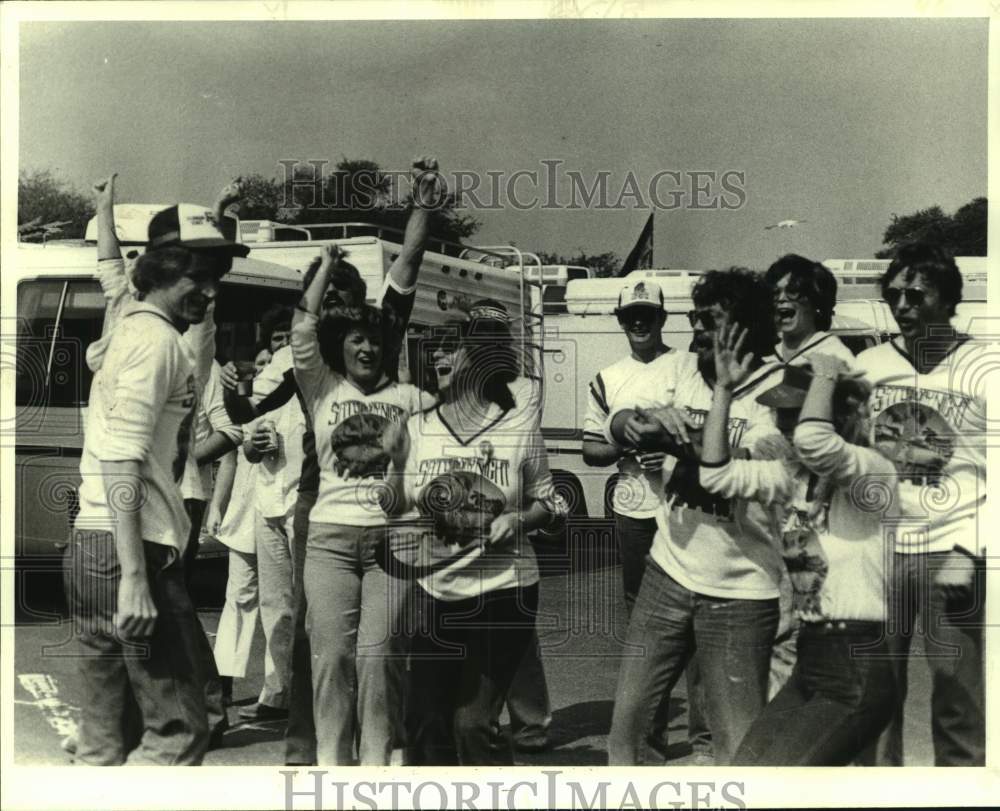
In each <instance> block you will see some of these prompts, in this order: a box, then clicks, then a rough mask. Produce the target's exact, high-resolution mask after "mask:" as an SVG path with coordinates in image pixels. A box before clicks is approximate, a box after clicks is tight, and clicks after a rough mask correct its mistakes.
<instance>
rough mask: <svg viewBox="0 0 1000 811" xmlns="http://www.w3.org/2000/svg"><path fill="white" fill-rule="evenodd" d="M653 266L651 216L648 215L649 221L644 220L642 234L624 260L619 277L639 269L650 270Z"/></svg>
mask: <svg viewBox="0 0 1000 811" xmlns="http://www.w3.org/2000/svg"><path fill="white" fill-rule="evenodd" d="M652 266H653V215H652V214H650V215H649V219H648V220H646V224H645V225H644V226H643V229H642V233H641V234H639V239H638V241H637V242H636V243H635V247H633V248H632V250H631V251H630V252H629V255H628V258H626V260H625V264H623V265H622V269H621V270H620V271H618V275H619V276H625V275H627V274H629V273H631V272H632V271H633V270H639V269H641V268H651V267H652Z"/></svg>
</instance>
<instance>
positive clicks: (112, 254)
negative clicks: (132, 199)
mask: <svg viewBox="0 0 1000 811" xmlns="http://www.w3.org/2000/svg"><path fill="white" fill-rule="evenodd" d="M116 177H118V173H117V172H112V173H111V174H110V175H109V176H108V177H106V178H104V179H103V180H98V181H97V182H96V183H95V184H94V208H95V210H96V211H95V213H96V214H97V261H98V262H100V261H103V260H104V259H121V258H122V252H121V248H120V247H119V245H118V234H116V233H115V178H116Z"/></svg>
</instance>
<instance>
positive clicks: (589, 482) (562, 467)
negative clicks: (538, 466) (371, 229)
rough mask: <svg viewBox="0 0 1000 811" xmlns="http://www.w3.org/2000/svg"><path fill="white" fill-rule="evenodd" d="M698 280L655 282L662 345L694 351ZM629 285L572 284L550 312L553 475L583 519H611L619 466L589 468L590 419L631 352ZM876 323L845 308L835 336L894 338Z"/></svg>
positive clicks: (858, 345)
mask: <svg viewBox="0 0 1000 811" xmlns="http://www.w3.org/2000/svg"><path fill="white" fill-rule="evenodd" d="M698 275H700V274H696V273H690V272H686V273H685V275H683V276H674V277H670V276H660V277H656V278H655V280H656V282H657V284H659V285H660V286H661V288H663V293H664V305H665V307H666V311H667V320H666V323H665V324H664V327H663V341H664V343H665V344H666V345H667V346H670V347H673V348H674V349H676V350H678V351H681V352H686V351H688V348H689V347H690V345H691V338H692V330H691V325H690V323H689V322H688V318H687V314H688V312H689V311H690V310H691V309H693V307H694V305H693V302H692V301H691V287H692V284H693V283H694V282H695V281H696V280H697V276H698ZM629 278H631V275H630V276H629ZM624 282H625V279H620V278H614V279H588V280H580V281H573V282H570V283H569V285H568V286H567V289H566V304H567V312H566V313H564V314H550V315H549V316H547V317H546V319H545V341H544V356H545V407H544V410H543V412H542V434H543V436H544V437H545V444H546V447H547V449H548V453H549V467H550V468H551V469H552V473H553V477H554V479H555V480H556V484H557V486H558V488H559V489H560V491H561V492H562V494H563V496H564V497H565V498H566V500H567V502H568V503H569V504H570V505H571V506H572V507H573V509H574V512H575V515H576V516H577V517H584V516H589V517H590V518H607V517H610V514H611V507H610V504H611V502H610V497H611V492H612V491H613V489H614V477H615V475H617V474H616V472H615V468H614V467H607V468H597V467H589V466H588V465H586V464H585V463H584V461H583V420H584V416H585V415H586V412H587V405H588V384H589V383H590V381H591V380H592V379H593V378H594V376H595V375H596V374H597V373H598V372H599V371H600V370H601V369H603V368H605V367H606V366H610V365H611V364H612V363H614V362H616V361H618V360H620V359H621V358H622V357H624V355H625V354H626V353H627V352H628V340H627V339H626V337H625V335H624V333H623V332H622V329H621V327H620V326H619V324H618V320H617V318H616V317H615V315H614V310H615V307H616V306H617V304H618V294H619V292H620V291H621V288H622V285H623V284H624ZM852 304H854V302H852ZM855 309H858V308H855ZM852 312H853V311H852ZM872 320H873V319H869V318H859V317H855V316H853V315H848V314H843V315H842V314H841V306H840V305H839V304H838V306H837V314H836V315H835V316H834V320H833V324H832V326H831V330H830V331H831V332H833V333H834V334H836V335H837V336H838V337H840V338H841V340H843V341H844V343H845V344H846V345H847V346H848V348H850V349H851V351H852V352H854V353H855V354H857V353H858V352H861V351H862V350H864V349H867V348H868V347H871V346H875V345H876V344H877V343H879V342H880V341H882V340H883V339H884V336H885V334H888V325H883V326H884V327H885V329H879V328H878V327H876V326H875V325H874V324H873V323H872ZM894 326H895V322H893V327H894Z"/></svg>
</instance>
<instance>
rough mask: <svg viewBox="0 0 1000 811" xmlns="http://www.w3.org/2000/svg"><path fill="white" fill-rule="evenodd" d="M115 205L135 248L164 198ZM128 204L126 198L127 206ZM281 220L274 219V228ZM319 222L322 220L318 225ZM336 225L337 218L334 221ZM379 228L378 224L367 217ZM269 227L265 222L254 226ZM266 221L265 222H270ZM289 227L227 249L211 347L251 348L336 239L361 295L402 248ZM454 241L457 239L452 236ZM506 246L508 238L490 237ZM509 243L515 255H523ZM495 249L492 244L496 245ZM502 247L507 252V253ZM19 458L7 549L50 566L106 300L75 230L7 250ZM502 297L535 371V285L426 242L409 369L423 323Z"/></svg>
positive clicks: (226, 353) (227, 354)
mask: <svg viewBox="0 0 1000 811" xmlns="http://www.w3.org/2000/svg"><path fill="white" fill-rule="evenodd" d="M121 208H122V207H117V206H116V223H117V224H118V226H119V237H120V239H121V241H122V249H123V252H128V251H130V250H140V247H139V246H140V244H141V242H142V240H143V239H144V238H145V233H146V226H147V225H148V220H149V218H150V217H151V216H152V214H153V213H155V212H156V211H158V210H159V209H160V208H161V207H157V206H133V207H131V209H132V213H131V214H130V213H127V211H122V210H120V209H121ZM126 208H127V207H126ZM280 227H281V226H277V228H280ZM321 227H322V226H321ZM336 227H338V228H340V227H342V226H336ZM366 228H368V229H371V230H372V231H373V232H375V233H380V232H379V229H378V228H377V227H376V226H366ZM256 230H258V231H260V230H263V231H264V233H268V228H266V227H265V228H264V229H256ZM275 230H276V229H275V228H272V229H270V233H271V234H272V235H273V234H274V233H275ZM294 235H295V236H296V237H298V239H294V240H288V239H287V235H282V236H283V238H282V239H281V240H279V241H254V242H252V243H250V244H251V245H252V248H251V252H250V255H249V257H248V258H246V259H236V260H235V261H234V264H233V269H232V271H231V272H230V273H228V274H227V275H226V276H225V277H224V279H223V282H222V287H221V289H220V292H219V297H218V300H217V304H216V315H215V317H216V322H217V324H218V337H217V340H216V349H217V356H218V357H219V358H220V359H223V360H233V359H236V360H244V359H245V360H248V359H251V357H252V353H253V350H254V347H255V346H256V345H257V343H258V339H259V338H260V335H259V326H258V325H259V322H260V318H261V316H262V315H263V313H264V312H265V311H266V310H267V309H268V308H270V307H272V306H273V305H275V304H285V305H287V306H289V307H293V306H294V305H295V304H296V303H297V302H298V300H299V299H300V298H301V295H302V271H303V270H304V269H305V268H306V267H307V266H308V265H309V262H310V261H311V260H312V258H313V257H314V256H318V255H319V254H320V252H321V248H322V244H324V242H330V241H334V242H336V243H337V244H338V245H340V246H341V247H342V248H343V249H344V250H346V251H347V253H348V259H349V261H351V262H352V263H353V264H355V265H356V266H357V267H358V270H359V271H360V273H361V275H362V277H363V278H364V279H365V280H366V282H367V283H368V292H369V299H370V300H374V297H375V296H376V295H377V294H378V293H379V291H380V290H381V288H382V283H383V279H384V275H385V273H386V272H388V269H389V266H390V264H391V263H392V261H393V260H394V259H395V257H396V255H398V252H399V250H400V246H399V244H397V243H394V242H390V241H388V240H386V239H383V238H381V237H380V236H344V237H342V238H340V239H336V240H314V239H312V236H313V234H312V233H311V232H310V230H309V229H305V228H297V229H295V233H294ZM458 247H459V248H461V247H462V246H458ZM498 250H501V251H504V250H505V249H498ZM509 250H510V251H513V252H514V254H515V258H516V259H517V260H518V262H519V263H520V265H521V266H523V259H524V257H523V255H521V254H520V253H518V252H516V251H514V249H509ZM496 255H497V256H500V255H501V254H496ZM510 256H511V254H510V253H504V254H503V259H504V261H503V262H502V263H500V264H507V263H509V261H510ZM16 258H17V269H18V275H19V276H20V280H19V282H18V285H17V346H16V467H15V475H16V481H15V497H16V502H15V503H16V504H17V507H16V510H15V511H16V518H15V539H14V554H15V556H16V558H17V559H18V560H19V561H20V562H21V563H22V564H23V563H24V562H25V561H27V562H30V564H31V566H32V568H33V569H36V570H45V569H47V568H48V569H52V570H54V569H57V568H58V567H59V565H60V559H59V555H60V545H62V544H64V543H65V541H66V539H67V536H68V533H69V529H70V526H71V525H72V522H73V520H74V519H75V516H76V511H77V509H78V505H77V493H76V490H77V486H78V485H79V481H80V477H79V464H80V453H81V450H82V447H83V425H84V420H83V412H82V410H83V409H85V408H86V406H87V401H88V397H89V393H90V385H91V380H92V374H91V372H90V369H89V368H88V367H87V364H86V362H85V353H86V349H87V346H88V345H89V344H90V343H92V342H93V341H94V340H96V339H97V338H99V337H100V335H101V329H102V326H103V319H104V306H105V300H104V296H103V294H102V292H101V288H100V284H99V282H98V281H97V278H96V276H95V270H96V266H97V251H96V248H95V246H94V245H93V244H92V243H89V244H88V243H87V242H86V241H85V240H84V241H78V242H69V243H66V242H63V243H49V244H48V245H36V244H22V245H20V246H19V247H18V249H17V251H16ZM487 297H489V298H494V299H497V300H499V301H501V302H502V303H503V304H504V305H505V306H506V307H507V309H508V312H510V313H511V316H512V318H513V320H514V331H515V335H517V336H518V337H520V339H521V340H522V341H523V342H524V345H525V346H526V348H527V351H526V352H524V353H522V357H524V358H525V368H524V369H522V372H523V373H524V374H525V375H527V376H535V377H539V376H540V374H539V372H538V366H539V365H540V351H541V347H540V345H539V344H538V343H536V341H540V340H541V334H542V330H541V319H542V314H541V305H540V301H541V290H540V287H539V286H538V285H536V284H533V283H532V282H531V281H530V280H528V279H525V278H524V275H523V274H521V273H512V272H510V271H509V270H507V269H505V268H504V267H502V266H501V267H491V266H488V265H486V264H485V263H482V262H477V261H474V260H472V259H459V258H456V257H452V256H448V255H445V254H440V253H436V252H431V251H427V252H425V254H424V260H423V264H422V265H421V273H420V280H419V286H418V288H417V296H416V301H415V303H414V311H413V315H412V319H411V329H410V336H409V338H410V340H409V342H408V346H409V347H410V349H411V351H409V352H406V353H404V355H403V358H402V359H401V362H402V363H408V365H409V369H408V370H407V371H408V372H409V374H410V375H411V376H412V377H413V379H415V380H416V376H417V372H418V360H419V358H418V353H417V352H415V351H412V350H413V349H415V348H416V347H417V346H419V345H420V344H419V341H420V338H421V336H422V334H423V332H424V331H425V330H427V329H428V328H429V327H431V326H433V325H434V324H440V323H442V322H443V321H445V320H446V319H447V318H449V317H452V316H454V315H455V314H456V310H461V309H463V308H464V307H466V306H467V304H469V303H471V302H472V301H474V300H476V299H479V298H487Z"/></svg>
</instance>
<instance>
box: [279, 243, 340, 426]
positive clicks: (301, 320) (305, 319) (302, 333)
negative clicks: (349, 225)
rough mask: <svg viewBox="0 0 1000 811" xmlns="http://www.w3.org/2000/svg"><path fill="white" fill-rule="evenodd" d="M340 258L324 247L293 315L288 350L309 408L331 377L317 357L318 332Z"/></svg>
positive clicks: (335, 250) (329, 246) (336, 251)
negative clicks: (290, 350)
mask: <svg viewBox="0 0 1000 811" xmlns="http://www.w3.org/2000/svg"><path fill="white" fill-rule="evenodd" d="M343 255H344V253H343V251H341V249H340V248H339V247H338V246H337V245H333V244H327V245H324V246H323V253H322V256H321V258H320V264H319V268H318V269H317V271H316V273H315V274H314V275H313V277H312V281H310V282H309V286H308V287H306V290H305V293H303V294H302V299H301V300H300V301H299V306H298V307H296V308H295V312H294V313H293V314H292V336H291V347H292V360H293V365H294V369H295V382H296V383H297V384H298V387H299V391H301V392H302V395H303V397H304V398H305V403H306V406H307V407H308V408H309V409H312V408H313V405H314V402H315V399H316V397H317V396H318V395H319V393H320V389H321V387H322V385H323V381H324V379H325V378H326V376H327V375H328V374H331V372H330V370H329V368H328V367H327V365H326V363H325V362H324V361H323V357H322V355H321V354H320V351H319V336H318V334H317V332H318V328H319V317H320V311H321V309H322V306H323V296H324V295H325V293H326V289H327V287H328V286H329V284H330V279H331V278H332V277H333V275H334V273H335V272H336V269H337V266H338V265H339V264H340V261H341V258H342V257H343Z"/></svg>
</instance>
